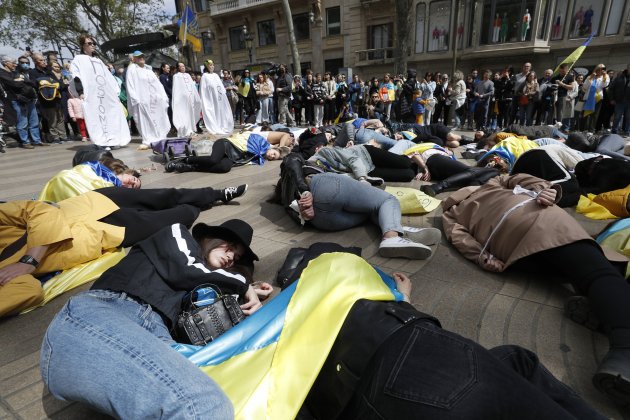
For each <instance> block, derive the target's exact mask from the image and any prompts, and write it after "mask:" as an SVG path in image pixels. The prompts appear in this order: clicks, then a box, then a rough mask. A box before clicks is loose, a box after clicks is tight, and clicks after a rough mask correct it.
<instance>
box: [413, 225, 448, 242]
mask: <svg viewBox="0 0 630 420" xmlns="http://www.w3.org/2000/svg"><path fill="white" fill-rule="evenodd" d="M403 231H404V235H405V237H406V238H407V239H410V240H412V241H414V242H418V243H421V244H423V245H435V244H439V243H440V240H441V239H442V232H441V231H440V229H436V228H417V227H413V226H403Z"/></svg>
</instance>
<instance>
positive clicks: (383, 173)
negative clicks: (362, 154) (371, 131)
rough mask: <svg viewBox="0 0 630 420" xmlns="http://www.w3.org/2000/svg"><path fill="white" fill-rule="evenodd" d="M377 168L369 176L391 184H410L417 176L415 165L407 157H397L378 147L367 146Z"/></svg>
mask: <svg viewBox="0 0 630 420" xmlns="http://www.w3.org/2000/svg"><path fill="white" fill-rule="evenodd" d="M363 147H365V148H366V149H367V151H368V153H369V154H370V157H371V158H372V163H373V164H374V166H376V168H375V169H374V170H373V171H372V172H370V173H369V174H368V175H370V176H375V177H379V178H383V179H384V180H385V181H389V182H409V181H411V180H412V179H413V177H414V176H416V170H415V165H414V164H413V162H412V161H411V159H409V158H408V157H407V156H401V155H396V154H394V153H390V152H388V151H387V150H383V149H379V148H378V147H374V146H369V145H365V146H363Z"/></svg>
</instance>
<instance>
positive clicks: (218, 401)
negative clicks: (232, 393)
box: [42, 219, 261, 419]
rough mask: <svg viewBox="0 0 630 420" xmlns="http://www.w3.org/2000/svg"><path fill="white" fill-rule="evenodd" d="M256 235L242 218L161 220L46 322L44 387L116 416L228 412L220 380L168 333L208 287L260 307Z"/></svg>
mask: <svg viewBox="0 0 630 420" xmlns="http://www.w3.org/2000/svg"><path fill="white" fill-rule="evenodd" d="M252 237H253V229H252V227H251V226H250V225H249V224H248V223H246V222H244V221H242V220H238V219H232V220H228V221H226V222H224V223H222V224H221V225H215V226H209V225H206V224H204V223H199V224H197V225H196V226H195V227H194V228H193V230H192V233H190V232H189V231H188V230H187V229H186V228H185V227H184V226H183V225H181V224H174V225H171V226H166V227H164V228H163V229H161V230H160V231H159V232H157V233H156V234H155V235H153V236H151V237H150V238H147V239H146V240H144V241H141V242H139V243H138V244H136V245H135V246H134V247H132V248H131V250H130V251H129V254H128V255H127V256H126V257H125V258H123V260H121V262H120V263H118V264H117V265H116V266H114V267H112V268H111V269H109V270H108V271H106V272H105V273H104V274H103V275H102V276H101V278H100V279H99V280H97V281H96V282H95V283H94V285H93V286H92V288H91V290H89V291H86V292H83V293H80V294H78V295H76V296H73V297H72V298H71V299H70V301H69V302H68V303H67V304H66V306H64V308H63V309H62V310H61V312H60V313H59V314H58V315H57V317H56V318H55V319H54V320H53V321H52V323H51V325H50V326H49V328H48V331H47V332H46V338H45V339H44V345H43V346H44V351H43V352H42V363H43V364H42V366H44V365H45V366H47V368H46V369H45V370H44V371H42V374H43V378H44V381H45V382H46V384H47V385H48V387H49V389H50V392H51V393H52V394H53V395H54V396H55V397H56V398H62V399H64V400H69V401H82V402H85V403H87V404H89V405H90V406H91V407H92V408H94V409H96V410H99V411H101V412H104V413H106V414H108V415H111V416H118V417H121V418H151V417H159V416H167V417H177V416H180V415H181V413H184V412H189V411H192V412H194V413H195V415H196V417H198V418H219V419H227V418H233V408H232V403H231V402H230V400H229V399H228V397H227V396H226V395H225V394H224V393H223V391H222V390H221V389H220V388H219V387H218V385H217V384H216V383H215V382H214V381H213V380H212V379H211V378H210V377H209V376H208V375H206V374H205V373H204V372H203V371H202V370H201V369H199V368H198V367H197V366H195V365H194V364H193V363H191V362H190V361H189V360H187V359H186V358H184V357H182V356H181V355H180V354H178V352H177V351H176V350H175V349H174V348H172V347H171V345H173V344H175V340H174V338H173V337H172V336H171V333H170V331H172V327H173V325H174V323H175V321H176V318H177V316H178V315H179V313H180V312H181V310H182V309H181V303H182V301H183V300H184V299H185V297H186V295H187V293H189V292H191V291H193V290H194V289H195V288H196V287H197V286H201V285H204V284H212V285H214V286H215V288H216V289H219V290H220V292H221V293H223V294H237V295H238V296H239V297H240V298H241V299H243V303H242V305H241V309H242V310H243V312H244V313H245V314H246V315H251V314H253V313H255V312H256V311H257V310H258V309H259V308H260V307H261V304H260V301H259V299H258V297H257V295H256V292H255V290H254V288H253V287H252V286H251V285H248V281H249V280H248V279H250V278H251V274H252V273H253V262H254V261H255V260H257V259H258V257H257V256H256V254H255V253H254V252H253V250H252V249H251V247H250V244H251V240H252ZM69 313H72V319H70V317H69V316H68V314H69ZM85 325H89V326H90V327H89V328H84V326H85ZM94 331H99V333H98V334H96V335H95V334H94ZM112 343H115V345H113V346H112V345H111V344H112ZM94 378H98V381H96V382H94ZM164 378H168V380H164ZM87 383H91V384H92V385H91V386H86V384H87ZM174 390H177V391H174ZM138 393H140V394H141V395H143V398H137V394H138Z"/></svg>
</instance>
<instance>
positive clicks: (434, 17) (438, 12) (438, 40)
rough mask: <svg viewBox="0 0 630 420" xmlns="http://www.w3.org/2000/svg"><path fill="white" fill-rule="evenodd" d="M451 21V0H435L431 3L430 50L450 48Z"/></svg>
mask: <svg viewBox="0 0 630 420" xmlns="http://www.w3.org/2000/svg"><path fill="white" fill-rule="evenodd" d="M450 22H451V2H450V1H448V0H447V1H434V2H431V4H430V5H429V37H428V38H429V48H428V51H446V50H448V40H449V32H448V30H449V28H450V27H451V25H450Z"/></svg>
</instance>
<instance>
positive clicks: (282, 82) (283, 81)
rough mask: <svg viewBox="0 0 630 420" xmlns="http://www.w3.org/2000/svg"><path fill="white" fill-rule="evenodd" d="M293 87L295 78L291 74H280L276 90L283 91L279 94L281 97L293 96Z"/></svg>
mask: <svg viewBox="0 0 630 420" xmlns="http://www.w3.org/2000/svg"><path fill="white" fill-rule="evenodd" d="M292 85H293V76H291V75H290V74H289V73H284V74H280V73H278V80H276V89H282V91H280V92H278V95H279V96H284V97H289V96H291V90H293V88H292Z"/></svg>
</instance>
